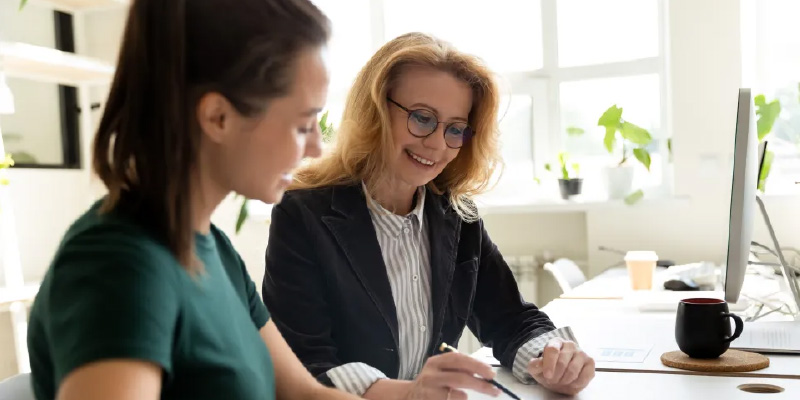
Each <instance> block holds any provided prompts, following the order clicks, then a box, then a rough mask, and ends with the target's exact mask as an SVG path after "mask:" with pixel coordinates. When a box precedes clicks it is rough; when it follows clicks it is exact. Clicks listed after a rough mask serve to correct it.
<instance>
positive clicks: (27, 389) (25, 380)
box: [0, 374, 36, 400]
mask: <svg viewBox="0 0 800 400" xmlns="http://www.w3.org/2000/svg"><path fill="white" fill-rule="evenodd" d="M0 400H36V398H35V397H34V396H33V388H31V374H19V375H14V376H12V377H10V378H8V379H5V380H3V381H0Z"/></svg>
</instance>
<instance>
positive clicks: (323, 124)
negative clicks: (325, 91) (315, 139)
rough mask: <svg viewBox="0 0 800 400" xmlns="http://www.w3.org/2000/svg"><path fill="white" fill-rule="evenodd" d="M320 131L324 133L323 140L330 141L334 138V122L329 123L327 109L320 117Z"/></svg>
mask: <svg viewBox="0 0 800 400" xmlns="http://www.w3.org/2000/svg"><path fill="white" fill-rule="evenodd" d="M319 131H320V132H321V133H322V141H323V142H325V143H330V142H331V141H332V140H333V134H334V129H333V124H329V123H328V111H325V113H324V114H322V117H321V118H320V119H319Z"/></svg>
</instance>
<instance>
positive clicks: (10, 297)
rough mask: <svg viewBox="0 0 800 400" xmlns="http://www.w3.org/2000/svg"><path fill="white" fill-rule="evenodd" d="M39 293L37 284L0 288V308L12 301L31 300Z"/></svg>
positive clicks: (24, 301) (27, 301) (25, 301)
mask: <svg viewBox="0 0 800 400" xmlns="http://www.w3.org/2000/svg"><path fill="white" fill-rule="evenodd" d="M36 293H39V284H38V283H37V284H33V285H25V286H23V287H21V288H13V289H11V288H0V310H2V309H4V308H5V307H7V306H9V305H10V304H12V303H16V302H23V303H29V302H32V301H33V299H34V298H35V297H36Z"/></svg>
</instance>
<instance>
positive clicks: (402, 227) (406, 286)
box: [327, 186, 575, 396]
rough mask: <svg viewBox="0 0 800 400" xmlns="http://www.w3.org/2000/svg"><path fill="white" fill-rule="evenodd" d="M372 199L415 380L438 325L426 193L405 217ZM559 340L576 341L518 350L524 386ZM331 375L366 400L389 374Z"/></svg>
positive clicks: (347, 371) (568, 334)
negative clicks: (530, 369) (533, 366)
mask: <svg viewBox="0 0 800 400" xmlns="http://www.w3.org/2000/svg"><path fill="white" fill-rule="evenodd" d="M364 193H367V190H366V186H364ZM366 197H367V208H368V209H369V213H370V216H371V217H372V224H373V226H374V227H375V232H376V233H377V236H378V244H379V245H380V247H381V254H382V255H383V261H384V264H385V265H386V272H387V275H388V277H389V284H390V286H391V288H392V298H393V299H394V303H395V309H396V310H397V325H398V333H399V336H400V343H399V349H398V356H399V360H400V366H399V367H400V368H399V374H398V375H399V376H398V379H405V380H410V379H414V378H415V377H416V376H417V374H419V372H420V371H421V370H422V367H423V366H424V365H425V361H426V355H427V354H426V353H427V349H428V345H429V344H430V341H431V332H430V329H429V328H430V326H431V324H432V315H431V314H432V313H431V265H430V242H429V240H428V228H427V222H426V221H425V218H424V213H423V207H424V204H425V188H424V187H420V188H418V189H417V196H416V200H417V201H416V206H415V207H414V209H413V210H412V211H411V212H410V213H408V214H407V215H405V216H401V215H397V214H394V213H392V212H390V211H388V210H386V209H384V208H383V207H381V205H380V204H378V203H377V202H376V201H374V200H373V199H372V198H371V197H370V196H369V194H367V196H366ZM555 337H560V338H563V339H567V340H572V341H575V338H574V336H573V335H572V331H571V330H570V329H569V328H562V329H556V330H554V331H551V332H548V333H545V334H543V335H541V336H538V337H536V338H533V339H531V340H530V341H529V342H527V343H525V344H524V345H523V346H521V347H520V348H519V350H518V351H517V356H516V359H515V362H514V366H513V369H512V372H513V374H514V376H516V377H517V378H518V379H519V380H520V381H522V382H526V383H531V382H533V378H532V377H531V376H530V375H529V374H528V373H527V365H528V362H529V361H530V360H531V359H533V358H535V357H538V354H539V353H540V352H541V350H542V349H543V348H544V346H545V345H546V344H547V342H548V341H549V340H550V339H552V338H555ZM327 374H328V377H329V378H330V379H331V382H333V384H334V385H335V386H336V387H337V388H338V389H340V390H344V391H346V392H349V393H352V394H355V395H357V396H362V395H363V394H364V392H366V391H367V389H369V387H370V386H372V384H373V383H375V382H376V381H377V380H379V379H383V378H386V375H385V374H384V373H383V372H381V371H380V370H378V369H376V368H373V367H371V366H369V365H367V364H364V363H348V364H344V365H341V366H338V367H336V368H332V369H330V370H328V373H327Z"/></svg>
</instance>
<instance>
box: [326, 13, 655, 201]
mask: <svg viewBox="0 0 800 400" xmlns="http://www.w3.org/2000/svg"><path fill="white" fill-rule="evenodd" d="M313 1H314V2H315V3H316V4H317V5H319V6H320V8H321V9H322V10H323V11H325V12H326V13H327V14H328V16H329V17H330V18H331V20H332V22H333V26H334V37H333V42H332V44H331V63H332V66H333V81H332V87H331V95H330V96H329V102H328V104H329V106H328V108H329V109H330V110H331V116H330V118H331V121H332V122H334V124H337V126H338V123H339V119H340V116H341V110H342V108H343V104H344V98H345V95H346V91H347V88H348V87H349V85H350V83H351V82H352V79H353V77H354V76H355V74H356V73H357V71H358V70H359V69H360V68H361V67H362V66H363V65H364V63H366V61H367V60H368V59H369V57H370V56H371V55H372V54H373V53H374V52H375V51H376V50H377V49H378V48H379V47H380V46H381V45H383V44H384V43H385V42H386V41H388V40H391V39H392V38H394V37H397V36H399V35H401V34H404V33H407V32H412V31H421V32H426V33H430V34H433V35H435V36H437V37H440V38H442V39H444V40H447V41H449V42H451V43H453V44H454V45H455V46H456V47H457V48H458V49H459V50H462V51H465V52H469V53H472V54H475V55H477V56H479V57H481V58H482V59H484V60H485V61H486V63H487V64H488V65H489V67H490V68H492V70H494V71H495V72H498V73H499V77H500V83H501V88H502V89H503V101H502V104H501V109H500V112H499V115H500V128H501V132H502V136H501V143H502V144H503V157H504V161H505V164H506V168H505V170H504V173H503V178H502V181H501V184H500V185H499V186H498V188H497V189H496V191H497V192H498V193H502V192H503V190H510V191H519V188H520V187H527V188H529V189H530V190H531V191H540V190H537V188H536V185H535V183H534V177H535V176H538V175H540V174H541V173H542V166H543V164H544V163H546V162H552V161H553V160H555V159H556V156H557V154H558V153H559V152H560V151H567V152H569V153H571V155H572V157H573V159H574V160H577V161H579V162H581V164H586V165H585V167H584V168H582V171H584V173H583V174H584V175H586V176H585V178H586V180H587V182H584V188H585V189H586V191H587V192H588V191H590V190H591V191H594V192H596V193H594V194H595V195H597V197H601V196H603V195H604V193H601V192H602V191H603V188H602V184H601V182H602V177H601V176H600V175H599V174H600V172H598V171H601V170H602V168H600V167H602V166H605V165H610V164H612V163H613V160H614V157H616V156H615V155H609V154H608V153H607V152H606V150H605V147H604V146H603V133H602V131H601V130H600V128H598V127H597V120H598V118H599V117H600V115H601V114H602V112H603V111H604V110H605V109H606V108H608V107H609V106H611V105H613V104H617V105H619V106H620V107H622V108H623V109H624V110H625V111H624V116H625V117H626V118H627V119H628V120H630V121H632V122H634V123H636V124H637V125H640V126H642V127H644V128H646V129H648V130H649V131H650V133H651V135H652V136H653V139H654V140H653V142H652V143H651V144H650V145H649V146H648V150H650V152H651V156H652V164H651V171H650V172H649V173H648V171H647V170H645V169H644V168H643V167H641V166H637V167H636V168H637V171H636V173H635V178H634V181H635V183H634V184H635V185H637V187H638V188H651V187H656V186H659V185H661V183H662V179H661V175H662V174H661V170H662V169H663V167H664V166H665V164H666V162H667V160H668V157H666V155H667V153H666V146H665V143H666V139H667V136H668V135H667V132H668V129H667V126H666V119H665V116H666V115H668V114H667V113H666V111H665V110H664V108H665V106H666V105H667V104H668V102H667V101H666V99H665V96H666V94H665V92H666V91H665V90H664V87H665V84H666V83H665V73H664V70H665V65H666V63H665V61H664V54H663V53H664V52H663V48H664V38H663V31H664V29H663V25H664V24H663V22H662V17H663V14H664V11H663V9H664V7H665V5H664V2H663V1H662V0H608V1H603V2H598V1H595V0H558V1H556V0H497V1H494V2H491V4H489V3H487V2H486V1H484V0H358V1H356V2H354V3H353V4H350V3H348V6H347V7H344V6H342V5H341V2H339V1H336V0H313ZM569 127H580V128H582V129H584V131H585V133H584V134H583V135H580V136H570V135H567V134H566V133H565V132H566V130H567V128H569ZM588 181H592V182H591V183H590V182H588ZM504 187H505V188H506V189H504ZM552 188H553V189H555V186H553V187H552ZM556 192H557V189H556V190H552V194H553V195H556V194H555V193H556Z"/></svg>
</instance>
